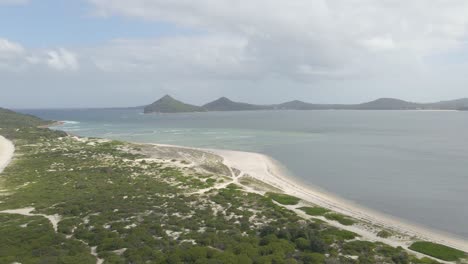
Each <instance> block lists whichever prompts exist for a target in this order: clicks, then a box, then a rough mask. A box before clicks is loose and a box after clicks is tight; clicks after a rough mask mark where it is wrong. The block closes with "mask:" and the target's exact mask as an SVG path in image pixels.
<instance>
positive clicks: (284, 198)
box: [266, 193, 301, 205]
mask: <svg viewBox="0 0 468 264" xmlns="http://www.w3.org/2000/svg"><path fill="white" fill-rule="evenodd" d="M266 196H267V197H269V198H271V199H272V200H274V201H276V202H278V203H280V204H283V205H296V204H298V203H299V201H300V200H301V199H299V198H297V197H294V196H291V195H287V194H282V193H267V194H266Z"/></svg>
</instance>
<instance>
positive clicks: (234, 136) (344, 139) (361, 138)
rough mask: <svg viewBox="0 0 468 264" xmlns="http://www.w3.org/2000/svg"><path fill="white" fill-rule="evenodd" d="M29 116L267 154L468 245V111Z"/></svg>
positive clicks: (295, 171) (70, 127)
mask: <svg viewBox="0 0 468 264" xmlns="http://www.w3.org/2000/svg"><path fill="white" fill-rule="evenodd" d="M21 112H25V113H29V114H33V115H37V116H40V117H42V118H46V119H52V120H66V121H67V122H66V123H65V125H63V126H61V127H57V129H61V130H64V131H67V132H69V133H72V134H76V135H79V136H92V137H103V138H111V139H118V140H125V141H132V142H143V143H164V144H174V145H184V146H193V147H204V148H220V149H232V150H241V151H252V152H260V153H263V154H266V155H269V156H271V157H273V158H274V159H276V160H277V161H279V162H280V163H281V164H282V165H283V166H284V167H286V168H287V169H288V171H289V172H290V173H291V174H292V175H294V176H295V177H297V178H299V179H301V180H302V181H303V182H304V183H306V184H310V185H311V186H315V187H318V188H320V189H322V190H324V191H327V192H330V193H333V194H335V195H337V196H340V197H342V198H344V199H347V200H350V201H353V202H355V203H357V204H360V205H362V206H365V207H368V208H371V209H374V210H376V211H379V212H382V213H385V214H389V215H391V216H395V217H398V218H402V219H404V220H406V221H408V222H412V223H416V224H419V225H423V226H426V227H428V228H432V229H436V230H440V231H443V232H447V233H450V234H453V235H455V236H458V237H462V238H464V239H468V112H457V111H370V110H368V111H345V110H343V111H246V112H207V113H184V114H150V115H143V114H141V110H138V109H65V110H60V109H54V110H22V111H21Z"/></svg>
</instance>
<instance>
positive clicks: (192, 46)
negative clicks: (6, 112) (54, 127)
mask: <svg viewBox="0 0 468 264" xmlns="http://www.w3.org/2000/svg"><path fill="white" fill-rule="evenodd" d="M467 14H468V1H466V0H378V1H377V0H294V1H291V0H236V1H233V0H230V1H229V0H197V1H191V0H132V1H129V0H69V1H63V0H0V107H7V108H68V107H69V108H76V107H126V106H139V105H145V104H149V103H151V102H153V101H155V100H156V99H158V98H159V97H161V96H163V95H165V94H170V95H172V96H173V97H176V98H178V99H180V100H183V101H185V102H188V103H193V104H204V103H206V102H209V101H212V100H215V99H217V98H218V97H221V96H226V97H229V98H231V99H233V100H235V101H244V102H250V103H280V102H284V101H289V100H294V99H300V100H303V101H308V102H312V103H359V102H364V101H370V100H373V99H376V98H380V97H394V98H401V99H404V100H408V101H416V102H431V101H439V100H450V99H456V98H462V97H468V15H467Z"/></svg>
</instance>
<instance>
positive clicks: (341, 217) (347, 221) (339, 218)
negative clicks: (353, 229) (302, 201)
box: [325, 213, 356, 226]
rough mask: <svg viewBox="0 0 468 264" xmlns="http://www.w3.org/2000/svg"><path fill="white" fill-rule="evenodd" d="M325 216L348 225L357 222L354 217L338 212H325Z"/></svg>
mask: <svg viewBox="0 0 468 264" xmlns="http://www.w3.org/2000/svg"><path fill="white" fill-rule="evenodd" d="M325 218H327V219H329V220H333V221H337V222H338V223H340V224H342V225H346V226H350V225H354V224H355V223H356V222H355V221H354V220H353V219H351V218H349V217H347V216H344V215H342V214H338V213H327V214H325Z"/></svg>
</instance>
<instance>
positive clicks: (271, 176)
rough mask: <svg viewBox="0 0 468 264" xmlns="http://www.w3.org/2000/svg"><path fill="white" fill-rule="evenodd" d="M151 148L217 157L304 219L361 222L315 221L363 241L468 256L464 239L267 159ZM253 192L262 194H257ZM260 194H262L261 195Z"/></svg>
mask: <svg viewBox="0 0 468 264" xmlns="http://www.w3.org/2000/svg"><path fill="white" fill-rule="evenodd" d="M151 145H154V146H161V147H174V148H182V149H192V150H199V151H203V152H208V153H211V154H216V155H218V156H220V157H221V158H222V159H223V163H224V164H225V165H226V166H228V167H230V168H235V169H237V170H239V171H241V173H240V175H239V176H237V178H240V177H241V176H242V175H248V176H250V177H252V178H254V179H256V180H258V181H261V182H263V183H266V184H268V185H271V186H273V187H275V188H278V189H280V190H281V191H283V192H284V193H285V194H288V195H292V196H295V197H298V198H300V199H301V200H302V201H303V202H301V203H300V204H299V205H296V206H288V209H290V210H293V211H295V212H296V213H298V214H299V215H302V216H304V217H309V218H310V216H307V215H306V214H305V213H304V212H303V211H301V210H299V209H297V208H299V207H301V206H311V205H316V206H321V207H324V208H326V209H329V210H331V211H334V212H337V213H341V214H343V215H346V216H349V217H352V218H354V219H356V220H358V221H359V222H360V223H359V224H355V225H351V226H344V225H341V224H339V223H337V222H335V221H330V220H328V219H326V218H324V217H317V218H319V219H320V220H323V221H326V222H328V223H329V224H331V225H333V226H336V227H338V228H341V229H346V230H349V231H352V232H355V233H357V234H359V235H361V236H362V237H363V238H365V239H366V240H370V241H379V242H383V243H386V244H389V245H391V246H394V247H398V246H401V247H403V248H405V249H407V250H410V249H409V247H410V246H411V244H412V243H413V242H416V241H420V240H424V241H429V242H434V243H439V244H443V245H446V246H450V247H453V248H456V249H459V250H462V251H465V252H468V241H466V240H464V239H463V238H458V237H455V236H454V235H451V234H447V233H444V232H442V231H438V230H433V229H430V228H427V227H424V226H421V225H418V224H415V223H409V222H408V221H405V220H402V219H398V218H396V217H393V216H390V215H386V214H383V213H380V212H377V211H375V210H372V209H369V208H365V207H363V206H360V205H358V204H355V203H353V202H351V201H348V200H345V199H342V198H340V197H338V196H336V195H334V194H331V193H327V192H324V191H321V190H319V189H318V188H316V187H314V186H310V185H307V184H305V183H302V182H301V181H300V180H299V179H296V178H295V177H293V176H291V175H289V174H288V173H287V172H286V171H285V169H283V168H282V166H281V164H279V162H277V161H275V160H274V159H272V158H270V157H269V156H267V155H264V154H260V153H253V152H243V151H232V150H221V149H204V148H194V147H185V146H176V145H168V144H151ZM250 191H253V190H250ZM253 192H257V193H261V192H258V191H253ZM261 194H264V192H263V193H261ZM378 229H385V230H390V231H392V232H394V233H395V234H396V235H395V236H392V237H389V238H382V237H379V236H377V232H376V230H378ZM410 251H411V250H410ZM411 252H412V253H414V254H416V255H419V256H426V255H421V254H420V253H417V252H415V251H411ZM426 257H427V256H426ZM438 261H440V260H438Z"/></svg>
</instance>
